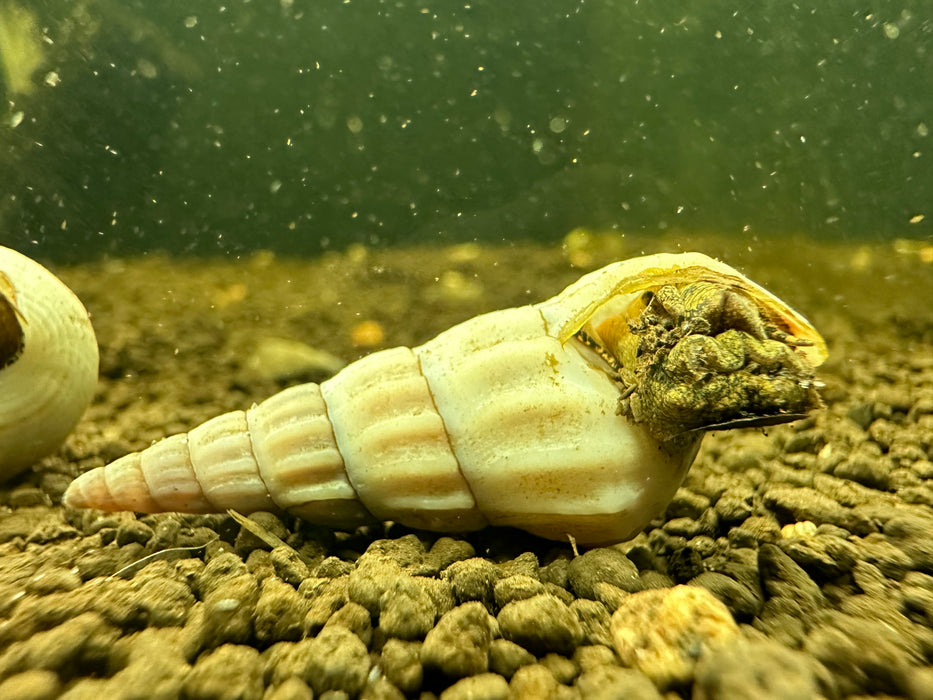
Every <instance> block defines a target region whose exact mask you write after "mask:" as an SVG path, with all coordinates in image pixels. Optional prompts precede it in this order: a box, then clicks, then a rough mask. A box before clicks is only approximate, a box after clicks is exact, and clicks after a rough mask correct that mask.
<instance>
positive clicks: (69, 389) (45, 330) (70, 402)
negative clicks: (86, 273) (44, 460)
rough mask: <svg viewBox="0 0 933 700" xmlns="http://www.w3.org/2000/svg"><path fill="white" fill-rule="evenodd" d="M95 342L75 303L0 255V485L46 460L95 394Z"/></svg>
mask: <svg viewBox="0 0 933 700" xmlns="http://www.w3.org/2000/svg"><path fill="white" fill-rule="evenodd" d="M97 361H98V358H97V341H96V340H95V338H94V330H93V328H92V327H91V321H90V319H89V318H88V314H87V311H86V310H85V308H84V306H83V305H82V304H81V302H80V300H79V299H78V298H77V297H76V296H75V295H74V294H73V293H72V291H71V290H70V289H68V287H66V286H65V285H64V284H63V283H62V281H61V280H59V279H58V278H57V277H55V276H54V275H53V274H52V273H51V272H49V271H48V270H46V269H45V268H44V267H42V266H41V265H39V264H38V263H37V262H35V261H33V260H30V259H29V258H27V257H26V256H24V255H21V254H20V253H17V252H16V251H14V250H10V249H9V248H3V247H0V480H2V479H7V478H9V477H11V476H13V475H15V474H17V473H19V472H20V471H22V470H24V469H26V468H27V467H29V466H30V465H32V464H33V463H35V462H36V460H38V459H39V458H41V457H43V456H45V455H47V454H49V453H51V452H53V451H54V450H55V449H56V448H57V447H58V446H59V445H60V444H61V443H62V441H63V440H64V439H65V437H66V436H67V435H68V433H70V432H71V430H72V428H74V426H75V424H76V423H77V422H78V419H80V418H81V415H82V414H83V413H84V409H85V408H87V405H88V404H89V403H90V402H91V398H92V397H93V396H94V391H95V389H96V388H97Z"/></svg>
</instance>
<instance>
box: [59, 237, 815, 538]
mask: <svg viewBox="0 0 933 700" xmlns="http://www.w3.org/2000/svg"><path fill="white" fill-rule="evenodd" d="M698 339H701V341H702V342H700V343H698V342H697V341H698ZM682 347H683V348H685V349H683V350H682V349H681V348H682ZM825 356H826V348H825V344H824V343H823V340H822V338H820V336H819V334H818V333H817V332H816V331H815V330H814V329H813V327H812V326H811V325H810V324H809V323H808V322H807V321H806V319H804V318H803V317H802V316H800V315H799V314H797V313H796V312H794V311H793V310H791V309H790V308H788V307H787V306H786V305H785V304H784V303H783V302H781V301H780V300H778V299H777V298H775V297H774V296H772V295H771V294H769V293H768V292H767V291H765V290H764V289H762V288H761V287H759V286H757V285H755V284H754V283H753V282H751V281H749V280H747V279H746V278H745V277H743V276H742V275H740V274H739V273H738V272H736V271H735V270H733V269H732V268H730V267H729V266H727V265H725V264H723V263H720V262H717V261H715V260H713V259H711V258H708V257H706V256H704V255H701V254H698V253H689V254H682V255H653V256H648V257H644V258H636V259H633V260H628V261H624V262H618V263H614V264H612V265H609V266H607V267H605V268H603V269H601V270H597V271H595V272H593V273H591V274H588V275H586V276H584V277H583V278H581V279H580V280H578V281H577V282H576V283H575V284H573V285H571V286H570V287H568V288H567V289H566V290H564V291H563V292H562V293H561V294H559V295H557V296H556V297H554V298H552V299H549V300H547V301H545V302H542V303H540V304H536V305H534V306H523V307H519V308H514V309H506V310H503V311H496V312H493V313H489V314H485V315H482V316H478V317H476V318H473V319H471V320H469V321H466V322H465V323H462V324H460V325H458V326H455V327H453V328H451V329H450V330H448V331H445V332H444V333H441V334H440V335H438V336H437V337H436V338H434V339H433V340H430V341H428V342H427V343H425V344H424V345H421V346H419V347H416V348H406V347H399V348H393V349H390V350H384V351H381V352H377V353H374V354H372V355H370V356H368V357H364V358H363V359H361V360H359V361H357V362H355V363H353V364H352V365H350V366H348V367H346V368H345V369H343V370H342V371H341V372H340V373H339V374H337V375H336V376H335V377H333V378H331V379H329V380H327V381H325V382H323V383H322V384H320V385H317V384H303V385H299V386H295V387H292V388H289V389H286V390H285V391H282V392H280V393H279V394H276V395H274V396H272V397H271V398H269V399H267V400H266V401H263V402H262V403H260V404H259V405H254V406H253V407H252V408H250V409H248V410H246V411H234V412H232V413H227V414H225V415H222V416H219V417H217V418H214V419H212V420H210V421H208V422H206V423H204V424H203V425H201V426H199V427H197V428H195V429H194V430H192V431H191V432H189V433H187V434H181V435H175V436H173V437H170V438H166V439H164V440H162V441H160V442H157V443H155V444H154V445H153V446H152V447H150V448H148V449H146V450H143V451H142V452H137V453H133V454H130V455H127V456H125V457H122V458H121V459H119V460H117V461H116V462H114V463H112V464H110V465H108V466H106V467H100V468H97V469H94V470H92V471H90V472H88V473H86V474H84V475H82V476H81V477H79V478H78V479H77V480H76V481H75V482H74V483H73V484H72V485H71V486H70V487H69V489H68V491H67V493H66V494H65V503H66V504H67V505H69V506H74V507H94V508H100V509H104V510H120V509H125V510H135V511H143V512H155V511H184V512H212V511H222V510H224V509H226V508H234V509H236V510H239V511H243V512H247V513H248V512H252V511H258V510H281V511H288V512H291V513H294V514H296V515H298V516H300V517H302V518H305V519H307V520H309V521H312V522H315V523H320V524H326V525H330V526H333V527H340V528H346V527H353V526H356V525H359V524H363V523H368V522H375V521H386V520H392V521H398V522H401V523H404V524H406V525H409V526H411V527H416V528H424V529H429V530H436V531H466V530H475V529H478V528H482V527H484V526H486V525H506V526H514V527H519V528H523V529H525V530H527V531H529V532H532V533H534V534H537V535H540V536H542V537H547V538H551V539H558V540H560V539H564V538H566V536H567V535H572V536H573V537H574V538H575V539H576V540H577V541H578V542H580V543H582V544H596V543H607V542H615V541H620V540H624V539H627V538H629V537H631V536H633V535H634V534H636V533H637V532H638V531H639V530H641V529H642V528H643V527H644V526H645V525H646V524H647V523H648V522H649V521H650V520H651V519H652V518H653V517H654V516H656V515H657V514H658V513H660V512H661V511H662V510H663V509H664V508H665V507H666V505H667V503H668V502H669V501H670V499H671V497H672V496H673V494H674V492H675V490H676V489H677V488H678V486H679V485H680V483H681V481H682V479H683V476H684V474H685V473H686V471H687V469H688V468H689V466H690V464H691V463H692V461H693V459H694V457H695V455H696V452H697V449H698V447H699V443H700V440H701V439H702V435H703V431H704V429H706V428H707V427H716V428H723V427H731V426H733V425H749V424H755V423H759V422H760V423H772V422H780V421H785V420H792V419H793V418H796V417H799V416H800V415H801V414H802V413H805V412H806V411H808V410H810V409H812V408H815V407H817V406H818V405H819V398H818V397H817V396H816V392H815V389H814V382H813V381H812V370H813V367H814V366H816V365H818V364H819V363H820V362H822V360H823V359H824V358H825ZM736 358H738V359H736ZM672 382H673V383H672ZM733 394H735V396H734V395H733ZM685 395H688V398H692V400H695V402H696V404H697V406H698V409H697V410H696V411H690V410H684V409H683V406H682V400H683V399H684V396H685Z"/></svg>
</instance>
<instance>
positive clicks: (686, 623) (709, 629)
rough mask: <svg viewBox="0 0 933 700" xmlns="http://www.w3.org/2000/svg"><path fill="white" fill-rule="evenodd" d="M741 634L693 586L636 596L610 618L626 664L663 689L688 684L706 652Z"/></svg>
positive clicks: (724, 613)
mask: <svg viewBox="0 0 933 700" xmlns="http://www.w3.org/2000/svg"><path fill="white" fill-rule="evenodd" d="M738 634H739V628H738V625H736V623H735V621H734V620H733V619H732V615H731V614H730V613H729V610H728V609H727V608H726V607H725V606H724V605H723V604H722V603H720V602H719V601H718V600H717V599H716V598H714V597H713V596H712V594H710V593H709V592H708V591H706V590H705V589H702V588H695V587H692V586H675V587H674V588H671V589H668V590H662V591H643V592H641V593H634V594H633V595H632V596H630V597H629V598H627V599H626V600H625V601H624V602H623V604H622V605H621V606H620V607H619V609H618V610H616V611H615V613H614V614H613V615H612V639H613V642H614V643H615V649H616V653H618V654H619V658H621V659H622V663H623V664H624V665H626V666H634V667H635V668H637V669H638V670H640V671H641V672H642V673H644V674H645V675H647V676H648V677H649V678H651V680H652V681H654V682H655V683H656V684H657V685H658V686H659V687H660V688H667V687H669V686H671V685H680V684H684V683H687V682H689V681H690V680H691V679H692V677H693V672H694V667H695V665H696V660H697V657H698V655H699V653H700V652H701V651H702V650H704V649H711V648H714V647H716V646H719V645H722V644H724V643H726V642H728V641H730V640H732V639H734V638H735V637H737V636H738Z"/></svg>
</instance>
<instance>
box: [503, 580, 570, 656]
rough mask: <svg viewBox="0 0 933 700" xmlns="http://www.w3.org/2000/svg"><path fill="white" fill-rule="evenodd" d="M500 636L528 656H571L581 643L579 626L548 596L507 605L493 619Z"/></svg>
mask: <svg viewBox="0 0 933 700" xmlns="http://www.w3.org/2000/svg"><path fill="white" fill-rule="evenodd" d="M497 619H498V621H499V629H500V630H501V632H502V636H503V637H504V638H505V639H508V640H509V641H511V642H515V643H516V644H518V645H520V646H523V647H524V648H525V649H527V650H528V651H530V652H531V653H532V654H535V655H540V654H546V653H547V652H549V651H557V652H565V653H568V654H570V653H573V649H574V648H575V647H576V646H578V645H579V644H580V642H581V641H582V640H583V626H582V625H581V624H580V621H579V619H578V618H577V616H576V615H575V614H574V613H573V611H572V610H571V609H570V608H569V607H567V605H566V604H565V603H564V602H563V601H562V600H560V599H559V598H557V597H555V596H552V595H550V594H548V593H542V594H541V595H537V596H534V597H533V598H526V599H524V600H518V601H515V602H514V603H509V604H508V605H506V606H505V607H504V608H502V611H501V612H500V613H499V617H498V618H497Z"/></svg>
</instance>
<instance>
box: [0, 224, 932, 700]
mask: <svg viewBox="0 0 933 700" xmlns="http://www.w3.org/2000/svg"><path fill="white" fill-rule="evenodd" d="M678 246H679V243H678V239H677V238H676V237H674V236H667V237H665V238H662V239H653V240H650V241H648V240H641V239H638V240H632V241H629V242H626V243H622V244H619V243H618V242H617V241H613V240H609V239H606V238H601V237H585V236H576V237H573V238H569V239H568V242H567V245H565V246H564V247H563V248H557V249H555V248H544V247H536V246H531V245H526V246H509V247H502V248H481V247H475V246H458V247H454V248H444V249H423V248H419V249H408V250H402V251H391V252H377V251H369V250H365V249H362V248H354V249H351V250H349V251H347V252H345V253H340V254H332V255H327V256H325V257H323V258H321V259H319V260H315V261H289V260H279V259H277V258H275V257H274V256H272V255H269V254H256V255H253V256H250V257H249V258H244V259H242V260H222V261H192V260H183V261H178V260H172V259H170V258H167V257H159V256H153V257H150V258H147V259H142V260H112V261H103V262H100V263H96V264H93V265H89V266H83V267H80V268H77V267H76V268H67V269H60V270H58V272H60V273H61V275H62V277H63V278H64V279H65V280H66V281H67V282H68V283H69V284H70V285H71V286H72V287H73V288H74V289H75V291H76V292H77V293H78V294H79V296H81V297H82V299H83V300H84V301H85V303H86V305H87V306H88V308H89V310H90V311H91V313H92V316H93V321H94V325H95V328H96V330H97V333H98V338H99V342H100V345H101V358H102V360H101V377H102V378H101V383H100V387H99V392H98V396H97V399H96V401H95V403H94V405H93V406H92V407H91V408H90V409H89V411H88V413H87V415H86V416H85V419H84V420H83V421H82V423H81V424H80V425H79V427H78V429H77V430H76V431H75V433H74V434H73V435H72V436H71V438H70V439H69V441H68V442H67V444H66V445H65V446H64V447H63V449H62V450H61V451H60V453H59V454H57V455H54V456H51V457H49V458H46V459H45V460H43V462H42V463H41V464H40V465H39V466H38V467H37V468H36V469H35V471H34V472H31V473H29V474H26V475H23V476H21V477H20V478H18V479H17V480H16V481H14V482H13V483H9V484H7V485H6V486H5V488H4V489H3V490H2V491H0V505H2V511H0V698H4V700H16V699H25V698H30V699H40V698H53V697H67V698H72V699H76V698H92V699H93V700H100V698H147V699H149V698H178V697H181V698H188V699H190V700H209V699H211V700H212V699H227V698H229V699H231V700H232V699H244V700H247V699H256V700H259V699H261V698H265V699H273V698H274V699H275V700H286V699H289V700H290V699H292V698H294V699H298V698H312V697H315V698H329V699H331V700H337V699H338V698H406V697H407V698H433V697H440V698H442V699H443V700H456V699H458V698H464V699H465V698H489V699H493V698H568V699H569V698H623V697H624V698H662V697H663V698H678V697H683V698H696V699H711V698H788V699H791V698H794V699H796V698H816V697H825V698H848V697H858V696H886V697H909V698H917V699H918V700H919V699H926V698H933V666H931V660H933V305H931V302H930V300H931V299H933V246H930V245H929V244H927V245H923V244H919V243H912V242H907V241H898V242H895V243H884V244H872V245H861V246H855V245H829V244H817V243H814V242H810V241H806V240H803V239H801V240H795V241H789V240H783V241H777V240H776V241H764V242H760V241H759V242H755V243H754V244H753V245H749V244H748V242H742V243H741V244H738V243H737V242H736V241H730V240H728V239H723V238H719V237H713V236H704V237H693V238H692V239H691V240H690V243H689V245H686V244H685V247H686V248H687V249H697V250H702V251H704V252H707V253H710V254H713V255H719V256H721V257H723V258H724V259H725V260H726V261H727V262H729V263H730V264H733V265H734V266H736V267H738V268H740V269H742V270H743V271H744V272H746V273H747V274H748V275H749V276H750V277H752V278H753V279H755V280H756V281H758V282H760V283H762V284H763V285H764V286H766V287H768V288H769V289H771V290H772V291H773V292H775V293H776V294H778V295H779V296H781V297H783V298H784V299H786V300H787V301H789V302H790V303H791V304H792V305H793V306H795V307H796V308H798V309H799V310H800V311H802V312H803V313H805V314H806V315H807V316H809V317H810V318H811V320H812V321H813V322H814V323H815V325H816V326H817V328H819V329H820V330H821V331H822V332H823V333H824V335H825V336H826V338H827V341H828V342H829V346H830V353H831V354H830V359H829V361H828V362H827V364H826V365H825V366H824V367H823V368H822V369H821V371H820V374H819V377H820V379H821V380H822V382H823V383H824V384H825V386H824V387H823V390H822V393H823V396H824V399H825V401H826V404H827V407H826V409H825V410H823V411H820V412H818V413H815V414H813V415H812V416H811V417H810V418H808V419H806V420H803V421H799V422H797V423H795V424H793V425H789V426H780V427H775V428H769V429H767V430H760V429H759V430H741V431H732V432H728V433H718V434H714V435H710V436H708V437H707V438H706V441H705V442H704V446H703V449H702V450H701V452H700V455H699V457H698V458H697V461H696V463H695V464H694V466H693V468H692V470H691V471H690V472H689V474H688V475H687V478H686V481H685V482H684V485H683V486H682V487H681V489H680V490H679V491H678V492H677V495H676V497H675V498H674V500H673V502H672V503H671V504H670V506H669V507H668V509H667V511H666V513H665V514H664V516H663V517H661V518H658V519H657V520H656V521H655V522H653V523H652V524H651V526H650V527H649V528H648V529H647V530H646V531H645V532H644V533H642V534H640V535H638V536H637V537H636V538H635V539H633V540H631V541H629V542H625V543H622V544H619V545H615V546H612V547H603V548H597V549H591V550H589V551H581V552H580V553H579V555H577V556H575V555H574V552H573V550H572V549H571V547H570V545H569V544H563V543H556V542H548V541H545V540H540V539H536V538H534V537H532V536H530V535H527V534H524V533H521V532H518V531H513V530H507V529H488V530H485V531H481V532H478V533H471V534H468V535H465V536H459V535H458V536H445V535H439V534H432V533H425V532H413V531H409V530H406V529H404V528H401V527H399V526H397V525H391V524H390V525H388V526H385V527H373V528H367V529H362V530H359V531H357V532H353V533H341V532H331V531H329V530H326V529H324V528H320V527H314V526H310V525H308V524H306V523H302V522H300V521H296V520H294V519H292V518H290V517H287V516H286V517H283V516H278V515H275V514H271V513H260V514H255V515H254V516H253V517H254V520H256V521H257V522H258V523H259V524H260V525H261V526H262V528H264V529H265V530H266V531H268V532H271V533H273V534H275V535H276V536H277V537H279V538H281V540H283V541H284V543H285V544H284V545H279V546H274V547H273V546H270V545H268V544H265V543H264V542H263V541H261V540H260V539H258V538H257V537H256V536H255V535H254V534H252V533H250V532H248V531H247V530H245V529H242V528H241V527H240V525H239V524H238V523H237V521H236V520H234V519H233V518H232V517H230V516H229V515H207V516H180V515H175V514H160V515H146V516H144V515H138V516H135V515H133V514H131V513H117V514H102V513H99V512H93V511H89V512H78V511H70V510H65V509H63V508H62V507H61V506H60V505H59V501H60V497H61V494H62V493H63V491H64V489H65V487H66V486H67V484H68V482H69V481H70V479H71V478H73V476H74V475H75V474H77V473H79V472H81V471H84V470H86V469H88V468H91V467H93V466H98V465H101V464H104V463H106V462H108V461H110V460H112V459H115V458H116V457H118V456H120V455H122V454H124V453H126V452H128V451H131V450H135V449H140V448H142V447H144V446H146V445H148V444H149V442H150V441H151V440H153V439H155V438H158V437H161V436H164V435H167V434H170V433H173V432H178V431H181V430H185V429H189V428H191V427H193V426H195V425H197V424H198V423H199V422H201V421H203V420H205V419H207V418H210V417H212V416H213V415H216V414H218V413H221V412H223V411H227V410H232V409H235V408H245V407H248V406H249V405H250V404H251V403H253V402H255V401H258V400H261V399H262V398H264V397H265V396H267V395H269V394H271V393H273V392H275V391H277V390H278V389H280V388H282V387H284V386H286V385H288V384H292V383H296V382H299V381H306V380H320V379H322V378H323V377H324V376H326V375H327V373H328V372H330V371H333V364H332V362H333V361H334V358H333V357H325V358H324V359H321V358H318V359H314V356H313V355H310V354H304V355H302V354H301V353H298V355H299V357H298V359H296V355H295V353H294V352H292V353H291V354H289V353H288V352H284V351H281V347H282V346H281V344H279V345H277V344H276V343H277V340H278V339H281V338H286V339H289V340H297V341H301V342H302V343H304V344H306V345H307V346H308V347H310V348H314V349H317V350H324V351H327V352H328V353H330V354H331V355H333V356H336V357H337V358H340V359H342V360H346V361H350V360H352V359H355V358H356V357H359V356H360V355H362V354H365V353H366V352H368V351H371V350H373V349H379V348H382V347H391V346H394V345H402V344H404V345H412V344H416V343H418V342H421V341H423V340H425V339H427V338H429V337H431V336H432V335H434V334H436V333H437V332H439V331H440V330H443V329H444V328H446V327H448V326H450V325H452V324H453V323H456V322H458V321H460V320H463V319H465V318H469V317H470V316H473V315H475V314H477V313H479V312H482V311H485V310H489V309H493V308H502V307H506V306H514V305H517V304H522V303H528V302H531V301H536V300H539V299H543V298H546V297H547V296H550V295H551V294H553V293H555V292H556V291H558V290H559V289H561V288H562V287H563V286H565V285H566V284H567V283H569V282H571V281H572V280H573V279H575V278H576V277H578V276H579V275H580V274H581V271H583V270H586V269H590V268H592V267H596V266H599V265H601V264H604V263H605V262H607V261H608V260H610V259H611V258H613V257H628V256H634V255H638V254H641V253H642V252H655V251H657V250H675V249H677V248H678ZM568 260H570V261H573V262H574V263H576V264H577V265H578V267H576V268H574V267H573V266H572V265H571V264H570V262H568ZM380 336H381V337H380ZM354 343H356V345H354ZM270 348H271V349H270ZM277 349H278V350H277ZM276 353H278V354H276ZM328 363H331V364H328ZM555 429H559V427H555ZM146 557H151V558H149V559H145V558H146Z"/></svg>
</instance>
